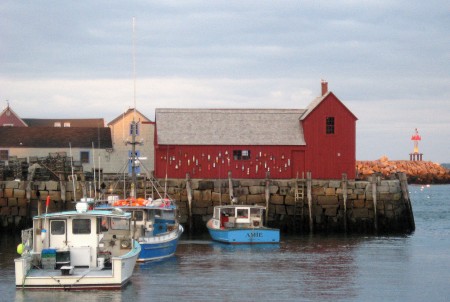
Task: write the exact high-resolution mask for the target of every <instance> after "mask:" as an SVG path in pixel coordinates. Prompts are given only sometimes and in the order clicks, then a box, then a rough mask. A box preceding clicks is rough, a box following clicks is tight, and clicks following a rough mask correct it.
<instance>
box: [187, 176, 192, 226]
mask: <svg viewBox="0 0 450 302" xmlns="http://www.w3.org/2000/svg"><path fill="white" fill-rule="evenodd" d="M186 193H187V198H188V219H189V232H192V190H191V176H190V175H189V173H186Z"/></svg>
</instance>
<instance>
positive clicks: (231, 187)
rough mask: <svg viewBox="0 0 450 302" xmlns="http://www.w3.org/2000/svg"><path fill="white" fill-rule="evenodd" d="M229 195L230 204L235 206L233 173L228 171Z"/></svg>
mask: <svg viewBox="0 0 450 302" xmlns="http://www.w3.org/2000/svg"><path fill="white" fill-rule="evenodd" d="M228 193H229V194H230V203H231V204H233V198H234V192H233V180H232V178H231V171H228Z"/></svg>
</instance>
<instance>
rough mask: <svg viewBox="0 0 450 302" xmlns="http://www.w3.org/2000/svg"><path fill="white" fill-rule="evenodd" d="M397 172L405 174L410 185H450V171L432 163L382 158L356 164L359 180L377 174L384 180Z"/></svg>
mask: <svg viewBox="0 0 450 302" xmlns="http://www.w3.org/2000/svg"><path fill="white" fill-rule="evenodd" d="M397 172H402V173H405V174H406V176H407V178H408V182H409V183H415V184H433V183H434V184H444V183H445V184H448V183H450V170H448V169H446V168H444V167H443V166H441V165H440V164H438V163H433V162H430V161H407V160H389V159H388V158H387V157H382V158H380V159H379V160H374V161H357V162H356V173H357V177H358V178H359V179H367V177H370V176H371V175H373V174H375V173H378V174H380V175H381V176H382V177H383V178H390V176H391V175H392V174H394V173H397Z"/></svg>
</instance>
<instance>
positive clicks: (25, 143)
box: [0, 127, 112, 149]
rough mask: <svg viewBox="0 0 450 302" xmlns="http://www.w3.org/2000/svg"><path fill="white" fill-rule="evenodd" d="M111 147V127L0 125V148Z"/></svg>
mask: <svg viewBox="0 0 450 302" xmlns="http://www.w3.org/2000/svg"><path fill="white" fill-rule="evenodd" d="M92 143H94V146H95V148H101V149H106V148H112V141H111V129H110V128H108V127H101V128H81V127H73V128H72V127H69V128H64V127H63V128H58V127H0V148H68V147H69V144H70V146H71V147H73V148H92Z"/></svg>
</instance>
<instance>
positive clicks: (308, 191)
mask: <svg viewBox="0 0 450 302" xmlns="http://www.w3.org/2000/svg"><path fill="white" fill-rule="evenodd" d="M311 191H312V178H311V172H307V173H306V194H307V197H308V209H309V231H310V232H311V233H312V232H314V223H313V215H312V207H313V205H312V193H311Z"/></svg>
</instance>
